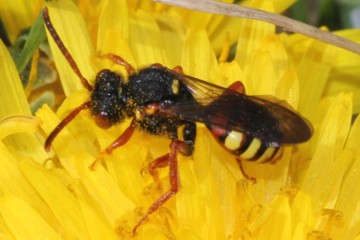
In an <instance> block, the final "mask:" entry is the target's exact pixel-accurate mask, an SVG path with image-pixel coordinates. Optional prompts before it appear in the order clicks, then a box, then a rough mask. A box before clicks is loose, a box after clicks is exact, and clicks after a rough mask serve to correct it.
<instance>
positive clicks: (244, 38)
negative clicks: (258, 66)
mask: <svg viewBox="0 0 360 240" xmlns="http://www.w3.org/2000/svg"><path fill="white" fill-rule="evenodd" d="M252 3H253V5H252V6H251V7H254V8H259V9H262V10H265V11H270V12H273V9H274V6H273V3H272V1H254V2H252ZM238 29H240V33H239V39H238V43H237V49H236V56H235V59H236V60H237V61H238V62H239V64H240V66H245V65H246V63H247V62H248V61H249V60H250V59H251V58H252V55H253V54H252V53H253V51H254V50H258V49H259V47H260V44H261V43H262V41H263V38H264V37H265V36H267V35H269V34H273V33H274V32H275V26H274V25H273V24H269V23H265V22H261V21H256V20H244V21H242V23H241V25H240V26H238Z"/></svg>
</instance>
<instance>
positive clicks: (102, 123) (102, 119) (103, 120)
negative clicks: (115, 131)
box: [94, 113, 112, 129]
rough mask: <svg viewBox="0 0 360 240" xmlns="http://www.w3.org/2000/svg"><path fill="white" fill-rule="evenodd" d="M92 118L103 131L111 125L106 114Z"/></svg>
mask: <svg viewBox="0 0 360 240" xmlns="http://www.w3.org/2000/svg"><path fill="white" fill-rule="evenodd" d="M94 118H95V122H96V124H97V125H98V126H99V127H101V128H103V129H107V128H109V127H111V125H112V124H111V122H110V119H109V116H108V115H107V114H106V113H101V114H97V115H95V116H94Z"/></svg>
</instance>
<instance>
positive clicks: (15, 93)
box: [0, 41, 45, 161]
mask: <svg viewBox="0 0 360 240" xmlns="http://www.w3.org/2000/svg"><path fill="white" fill-rule="evenodd" d="M0 59H1V61H0V79H1V81H0V102H1V107H0V118H3V117H8V116H9V115H13V114H25V115H30V114H31V111H30V108H29V104H28V102H27V99H26V96H25V93H24V89H23V87H22V84H21V80H20V78H19V74H18V73H17V70H16V67H15V64H14V62H13V60H12V58H11V56H10V54H9V52H8V50H7V49H6V47H5V46H4V45H3V43H2V41H0ZM5 142H6V144H8V145H9V146H11V148H12V149H13V150H14V151H15V152H17V153H18V154H20V155H23V156H26V157H32V158H33V159H36V160H37V161H42V160H43V159H44V158H45V153H44V151H43V149H41V148H40V147H39V146H40V144H41V143H40V142H39V139H38V138H37V137H35V136H34V135H32V134H29V133H22V134H18V135H14V136H9V137H7V138H6V140H5Z"/></svg>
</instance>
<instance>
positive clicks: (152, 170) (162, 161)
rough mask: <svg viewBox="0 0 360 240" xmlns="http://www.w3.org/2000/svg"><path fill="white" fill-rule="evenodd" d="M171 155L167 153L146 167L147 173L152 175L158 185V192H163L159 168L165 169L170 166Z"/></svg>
mask: <svg viewBox="0 0 360 240" xmlns="http://www.w3.org/2000/svg"><path fill="white" fill-rule="evenodd" d="M169 155H170V153H167V154H165V155H163V156H161V157H158V158H156V159H155V160H153V161H152V162H151V163H149V165H148V166H146V170H145V171H146V172H147V173H149V174H150V175H151V177H152V178H153V180H154V182H155V183H156V186H157V190H159V191H161V190H162V186H161V181H160V177H159V173H158V171H156V170H157V169H158V168H164V167H167V166H168V165H169Z"/></svg>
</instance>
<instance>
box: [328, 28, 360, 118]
mask: <svg viewBox="0 0 360 240" xmlns="http://www.w3.org/2000/svg"><path fill="white" fill-rule="evenodd" d="M336 34H338V35H340V36H343V37H345V38H348V39H351V40H353V41H356V42H360V31H359V29H351V30H344V31H339V32H336ZM332 60H333V62H332V63H333V69H332V70H331V73H330V76H329V81H328V83H327V85H326V88H325V92H324V95H325V96H334V95H336V94H337V93H338V92H340V91H349V92H353V93H354V113H358V112H360V87H359V82H360V69H359V66H360V56H359V55H358V54H355V53H352V52H350V51H346V50H343V49H337V57H336V58H334V59H332Z"/></svg>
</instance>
